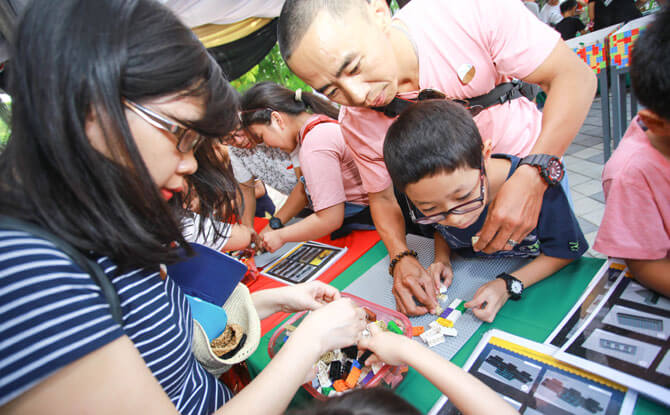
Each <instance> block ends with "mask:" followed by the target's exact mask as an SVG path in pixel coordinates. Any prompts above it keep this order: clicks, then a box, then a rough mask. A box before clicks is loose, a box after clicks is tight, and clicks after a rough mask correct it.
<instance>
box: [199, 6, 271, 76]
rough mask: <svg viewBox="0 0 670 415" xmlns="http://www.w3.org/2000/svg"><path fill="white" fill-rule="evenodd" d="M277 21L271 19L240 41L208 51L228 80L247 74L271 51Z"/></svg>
mask: <svg viewBox="0 0 670 415" xmlns="http://www.w3.org/2000/svg"><path fill="white" fill-rule="evenodd" d="M278 20H279V19H278V18H277V19H273V20H272V21H271V22H270V23H268V24H266V25H265V26H263V27H262V28H261V29H259V30H257V31H255V32H253V33H252V34H250V35H248V36H245V37H243V38H242V39H238V40H236V41H234V42H230V43H226V44H224V45H221V46H216V47H213V48H209V49H208V50H209V52H210V53H211V54H212V56H214V59H216V61H217V62H218V63H219V65H221V68H222V69H223V72H224V74H226V77H227V78H228V80H230V81H232V80H235V79H237V78H239V77H240V76H242V75H244V74H245V73H247V71H249V69H251V68H253V67H254V66H256V64H258V63H259V62H260V61H262V60H263V58H264V57H265V55H267V54H268V53H269V52H270V50H272V48H273V47H274V45H275V43H277V21H278Z"/></svg>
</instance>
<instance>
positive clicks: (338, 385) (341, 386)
mask: <svg viewBox="0 0 670 415" xmlns="http://www.w3.org/2000/svg"><path fill="white" fill-rule="evenodd" d="M333 388H335V390H336V391H338V392H344V391H345V390H347V389H349V387H348V386H347V384H346V383H345V382H344V381H343V380H342V379H338V380H336V381H335V382H333Z"/></svg>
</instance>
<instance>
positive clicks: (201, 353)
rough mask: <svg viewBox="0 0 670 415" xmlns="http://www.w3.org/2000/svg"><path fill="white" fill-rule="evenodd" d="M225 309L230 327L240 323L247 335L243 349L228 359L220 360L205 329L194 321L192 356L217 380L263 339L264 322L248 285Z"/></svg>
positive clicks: (229, 299) (231, 298)
mask: <svg viewBox="0 0 670 415" xmlns="http://www.w3.org/2000/svg"><path fill="white" fill-rule="evenodd" d="M223 309H224V310H225V311H226V314H227V315H228V324H230V323H234V324H238V325H239V326H241V327H242V328H243V329H244V334H246V341H245V343H244V345H243V346H242V348H241V349H240V350H239V351H238V352H237V353H235V355H234V356H233V357H231V358H229V359H221V358H220V357H218V356H217V355H215V354H214V352H213V351H212V347H211V345H210V339H209V338H207V334H206V333H205V330H204V329H203V328H202V326H201V325H200V323H198V321H197V320H195V319H194V320H193V354H194V355H195V357H196V359H198V361H199V362H200V364H201V365H202V367H204V368H205V370H207V371H208V372H209V373H211V374H213V375H214V376H217V377H218V376H220V375H221V374H222V373H224V372H226V371H227V370H228V369H230V367H231V366H232V365H234V364H237V363H240V362H242V361H244V360H246V359H247V358H248V357H249V356H251V354H252V353H253V352H255V351H256V348H257V347H258V343H259V341H260V339H261V321H260V319H259V318H258V313H257V312H256V308H255V307H254V304H253V301H252V300H251V295H250V294H249V289H248V288H247V286H246V285H244V284H237V287H236V288H235V290H234V291H233V293H232V294H231V295H230V297H228V300H226V302H225V304H224V305H223Z"/></svg>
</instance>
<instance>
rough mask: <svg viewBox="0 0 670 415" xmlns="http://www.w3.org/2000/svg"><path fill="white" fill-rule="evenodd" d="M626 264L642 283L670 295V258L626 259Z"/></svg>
mask: <svg viewBox="0 0 670 415" xmlns="http://www.w3.org/2000/svg"><path fill="white" fill-rule="evenodd" d="M626 265H628V268H630V270H631V272H632V273H633V276H634V277H635V279H636V280H638V281H639V282H640V283H641V284H642V285H644V286H645V287H648V288H651V289H652V290H654V291H656V292H658V293H660V294H662V295H664V296H666V297H670V258H663V259H657V260H655V261H644V260H636V259H626Z"/></svg>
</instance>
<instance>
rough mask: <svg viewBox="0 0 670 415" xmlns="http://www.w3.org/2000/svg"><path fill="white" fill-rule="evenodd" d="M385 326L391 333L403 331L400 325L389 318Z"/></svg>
mask: <svg viewBox="0 0 670 415" xmlns="http://www.w3.org/2000/svg"><path fill="white" fill-rule="evenodd" d="M386 327H387V328H388V330H389V331H392V332H393V333H396V334H402V333H403V332H402V329H401V328H400V327H398V324H397V323H396V322H395V321H393V320H390V321H389V322H388V324H387V325H386Z"/></svg>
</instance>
